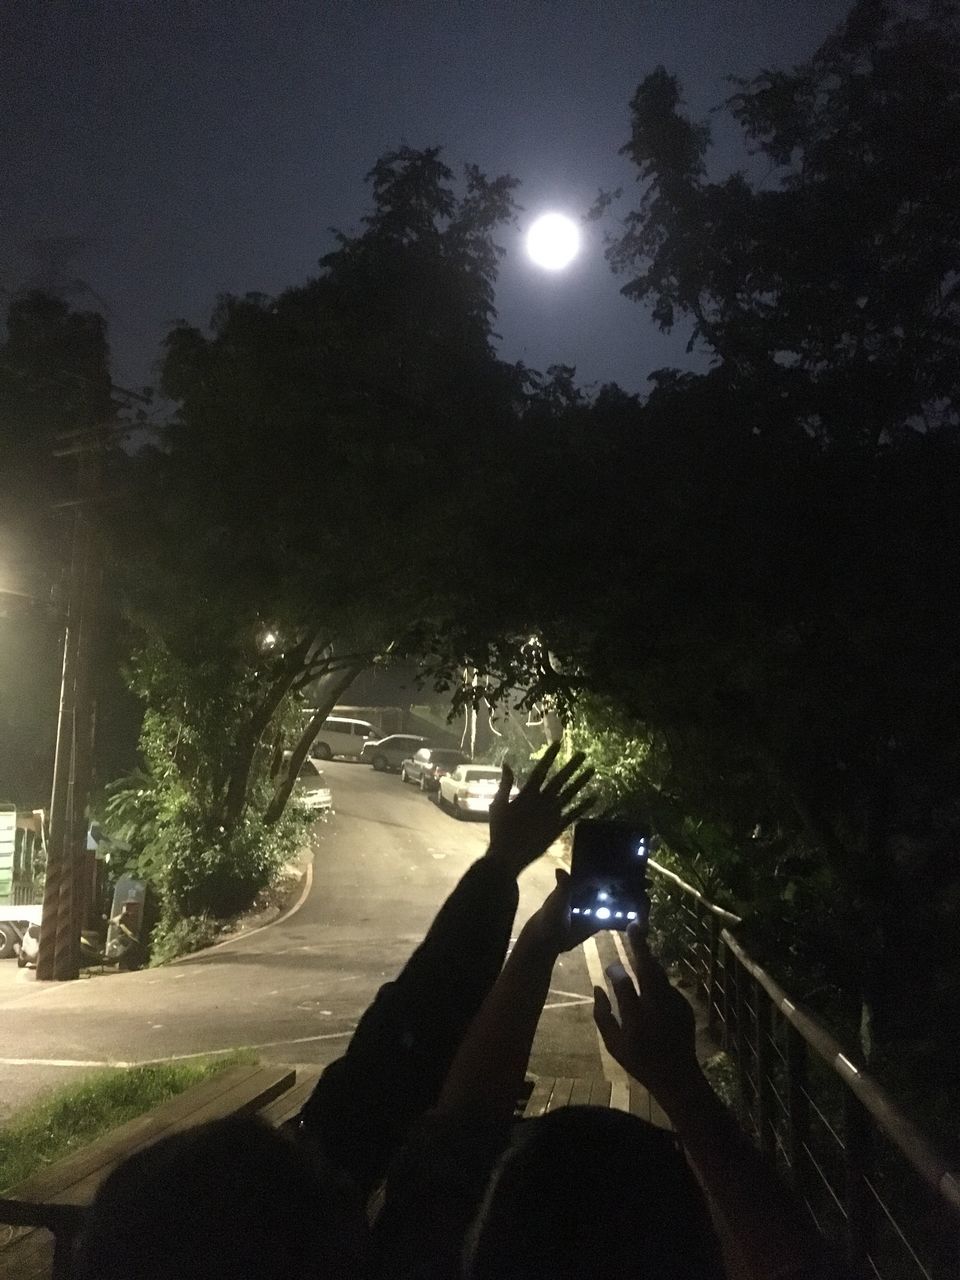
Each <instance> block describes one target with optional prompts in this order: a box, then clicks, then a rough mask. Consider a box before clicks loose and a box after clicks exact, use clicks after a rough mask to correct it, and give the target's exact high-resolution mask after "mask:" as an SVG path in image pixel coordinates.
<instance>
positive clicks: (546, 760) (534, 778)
mask: <svg viewBox="0 0 960 1280" xmlns="http://www.w3.org/2000/svg"><path fill="white" fill-rule="evenodd" d="M559 751H560V743H559V742H551V743H550V745H549V747H547V749H546V751H545V752H544V753H543V755H542V756H541V757H540V759H539V760H538V761H537V763H536V765H535V766H534V768H533V771H532V773H531V774H530V777H529V779H528V781H527V787H529V788H530V789H531V790H534V791H538V790H539V789H540V787H541V785H542V783H543V780H544V778H545V777H546V776H547V774H548V773H549V771H550V766H551V765H552V764H553V762H554V760H556V758H557V754H558V752H559Z"/></svg>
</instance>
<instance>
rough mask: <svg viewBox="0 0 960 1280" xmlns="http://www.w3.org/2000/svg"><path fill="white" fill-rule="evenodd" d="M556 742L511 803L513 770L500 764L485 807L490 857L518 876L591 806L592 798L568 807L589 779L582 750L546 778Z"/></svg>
mask: <svg viewBox="0 0 960 1280" xmlns="http://www.w3.org/2000/svg"><path fill="white" fill-rule="evenodd" d="M559 750H560V743H559V742H554V743H551V745H550V746H549V747H548V748H547V749H546V751H545V752H544V753H543V756H542V758H541V759H540V760H539V761H538V762H537V766H536V768H535V769H534V770H533V772H532V773H531V774H530V777H529V779H528V780H527V783H526V785H525V786H524V787H523V789H522V791H521V792H520V794H519V795H518V796H517V797H516V798H515V799H513V800H511V799H510V791H511V789H512V787H513V770H512V769H511V768H510V766H509V765H508V764H504V766H503V772H502V774H501V778H500V787H499V789H498V791H497V794H496V797H495V799H494V801H493V803H492V804H491V806H490V849H489V856H491V857H496V858H502V859H503V860H504V861H506V862H508V863H509V864H510V866H511V867H512V868H513V869H514V872H515V873H516V874H517V875H519V873H520V872H521V871H522V870H523V869H524V867H527V866H529V865H530V863H531V862H535V861H536V859H537V858H539V857H540V855H541V854H542V853H545V852H546V850H547V849H549V847H550V845H552V844H553V842H554V840H556V838H557V837H558V836H559V835H560V832H561V831H563V829H564V827H566V826H568V825H569V824H570V823H571V822H576V820H577V818H579V817H581V816H582V815H583V814H584V813H586V812H587V810H588V809H589V808H590V806H591V805H592V804H593V800H592V799H587V800H583V801H581V802H580V804H577V805H574V806H573V807H572V808H570V807H569V806H570V802H571V801H572V800H573V799H574V797H575V796H576V795H577V794H578V793H579V792H580V791H581V790H582V788H583V787H585V786H586V784H587V783H588V782H589V781H590V779H591V778H592V777H593V769H591V768H586V769H583V768H581V766H582V765H583V762H584V760H585V758H586V757H585V756H584V754H583V752H582V751H578V752H576V753H575V754H574V755H573V756H571V758H570V760H569V761H568V762H567V763H566V764H565V765H564V766H563V768H562V769H558V770H557V772H556V773H555V774H554V775H553V777H552V778H550V779H549V780H548V779H547V774H548V773H549V772H550V766H551V765H552V764H553V762H554V760H556V758H557V752H558V751H559Z"/></svg>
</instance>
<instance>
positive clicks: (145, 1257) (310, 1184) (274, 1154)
mask: <svg viewBox="0 0 960 1280" xmlns="http://www.w3.org/2000/svg"><path fill="white" fill-rule="evenodd" d="M364 1248H365V1227H364V1222H363V1215H362V1212H361V1208H360V1205H359V1202H358V1200H357V1198H356V1196H355V1195H354V1193H353V1190H352V1188H351V1187H350V1186H349V1185H347V1184H346V1183H345V1182H344V1180H343V1179H342V1178H341V1177H340V1176H339V1175H337V1174H336V1173H334V1172H333V1171H331V1170H329V1169H326V1168H324V1167H322V1166H320V1165H319V1164H318V1163H317V1162H316V1161H315V1160H314V1159H313V1158H312V1157H311V1156H310V1155H309V1154H308V1153H307V1152H306V1151H304V1150H302V1149H301V1148H299V1147H296V1146H294V1145H293V1143H291V1142H290V1141H289V1140H288V1139H287V1138H285V1137H282V1136H281V1135H280V1134H278V1133H277V1132H275V1131H274V1130H273V1129H270V1128H269V1127H268V1126H267V1125H265V1124H264V1123H262V1122H261V1121H259V1120H257V1119H254V1118H252V1117H236V1118H233V1119H228V1120H219V1121H215V1122H214V1123H212V1124H207V1125H202V1126H200V1127H198V1128H196V1129H192V1130H189V1131H187V1132H185V1133H178V1134H175V1135H173V1136H171V1137H169V1138H164V1139H162V1140H161V1141H160V1142H157V1143H156V1144H155V1145H154V1146H152V1147H148V1148H147V1149H146V1150H144V1151H140V1152H137V1153H136V1154H135V1155H132V1156H130V1157H129V1159H127V1160H125V1161H124V1162H123V1164H121V1165H119V1166H118V1167H117V1168H116V1169H115V1170H114V1171H113V1173H112V1174H111V1175H110V1176H109V1178H107V1180H106V1181H105V1182H104V1184H103V1186H102V1187H101V1188H100V1190H99V1192H98V1193H97V1196H96V1199H95V1200H94V1202H93V1205H92V1206H91V1208H90V1210H89V1213H88V1215H87V1220H86V1224H85V1227H84V1229H83V1232H82V1234H81V1239H80V1244H79V1249H78V1258H77V1266H76V1272H75V1274H76V1275H77V1276H79V1277H80V1278H81V1280H130V1277H132V1276H136V1277H138V1280H221V1278H222V1280H227V1277H230V1280H235V1278H236V1277H240V1276H242V1277H244V1280H326V1278H328V1277H332V1278H335V1280H340V1278H341V1277H343V1278H344V1280H345V1278H346V1277H348V1276H349V1277H353V1276H356V1275H357V1274H358V1273H359V1271H360V1269H361V1267H362V1256H363V1252H364Z"/></svg>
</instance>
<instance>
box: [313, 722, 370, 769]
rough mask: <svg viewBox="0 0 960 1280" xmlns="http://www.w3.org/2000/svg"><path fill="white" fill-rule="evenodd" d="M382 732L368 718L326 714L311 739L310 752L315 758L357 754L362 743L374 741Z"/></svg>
mask: <svg viewBox="0 0 960 1280" xmlns="http://www.w3.org/2000/svg"><path fill="white" fill-rule="evenodd" d="M382 737H383V734H382V733H381V732H380V730H379V729H376V728H374V726H373V725H372V724H371V723H370V721H369V720H353V719H351V718H350V717H348V716H327V718H326V720H324V722H323V724H322V725H321V726H320V732H319V733H318V734H317V736H316V738H314V740H313V746H312V747H311V748H310V754H311V756H313V758H314V759H315V760H330V759H331V758H332V757H333V756H359V754H360V752H361V751H362V750H363V746H364V743H366V742H376V741H377V739H378V738H382Z"/></svg>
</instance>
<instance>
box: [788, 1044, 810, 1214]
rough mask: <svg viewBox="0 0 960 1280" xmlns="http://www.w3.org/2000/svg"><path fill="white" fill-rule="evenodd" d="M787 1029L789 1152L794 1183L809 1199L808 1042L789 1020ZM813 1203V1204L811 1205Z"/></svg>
mask: <svg viewBox="0 0 960 1280" xmlns="http://www.w3.org/2000/svg"><path fill="white" fill-rule="evenodd" d="M786 1031H787V1119H788V1122H789V1130H788V1132H787V1153H788V1155H789V1157H790V1169H791V1173H792V1175H793V1185H794V1188H795V1190H796V1191H797V1193H798V1195H801V1196H803V1198H804V1199H805V1200H807V1201H808V1202H809V1200H810V1196H809V1190H810V1179H809V1172H810V1163H809V1161H808V1160H807V1153H806V1149H805V1148H806V1142H807V1138H808V1137H809V1136H810V1103H809V1102H808V1100H807V1042H806V1040H804V1038H803V1036H802V1035H801V1034H800V1032H799V1031H798V1030H797V1029H796V1027H795V1026H794V1025H793V1024H792V1023H790V1022H788V1023H787V1026H786ZM811 1207H812V1206H811Z"/></svg>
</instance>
